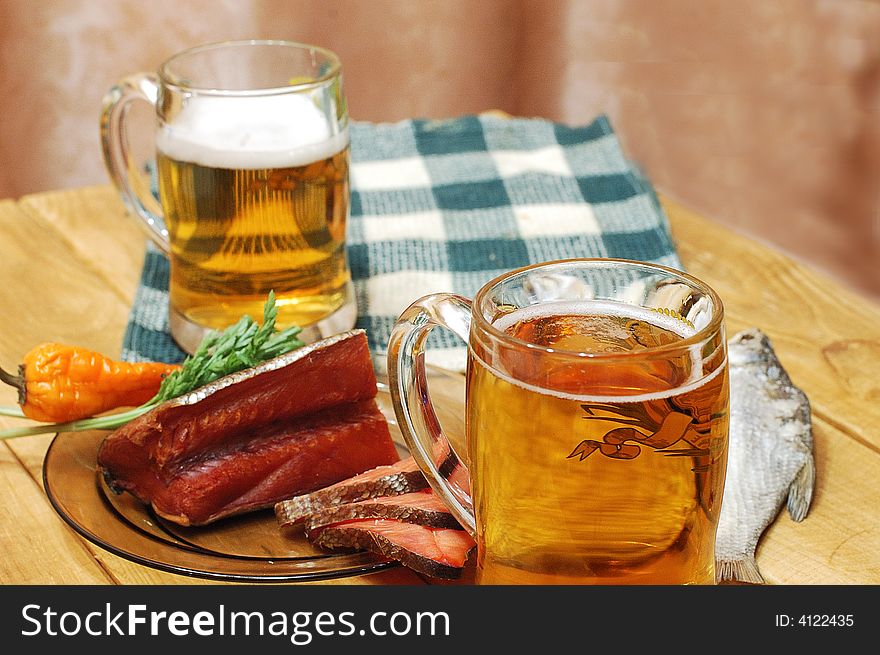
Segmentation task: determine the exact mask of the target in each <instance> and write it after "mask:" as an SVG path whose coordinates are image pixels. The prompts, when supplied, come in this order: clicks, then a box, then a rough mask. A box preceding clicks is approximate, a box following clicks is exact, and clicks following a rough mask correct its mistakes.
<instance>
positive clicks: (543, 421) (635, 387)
mask: <svg viewBox="0 0 880 655" xmlns="http://www.w3.org/2000/svg"><path fill="white" fill-rule="evenodd" d="M493 326H494V327H495V328H496V329H498V330H500V331H502V332H503V333H505V334H506V335H508V336H510V337H513V338H515V339H518V340H520V341H521V342H523V345H525V344H526V343H527V344H532V345H534V346H538V347H539V348H540V349H541V350H540V352H534V351H535V349H530V348H529V347H522V348H515V347H510V348H503V349H502V348H497V349H491V348H486V347H484V342H481V341H479V340H477V341H472V342H471V358H470V362H469V366H468V375H467V385H468V389H467V394H468V399H469V400H468V404H467V435H468V450H469V454H470V475H471V480H472V491H473V504H474V513H475V515H476V525H477V535H476V538H477V541H478V545H479V551H478V552H479V559H478V562H477V571H478V573H477V575H478V580H479V582H481V583H483V584H680V583H696V584H714V582H715V568H714V564H715V562H714V540H715V531H716V527H717V523H718V516H719V512H720V507H721V498H722V492H723V484H724V476H725V468H726V453H727V427H728V425H727V423H728V413H727V398H728V389H727V384H728V378H727V362H726V358H725V355H724V351H723V346H722V347H721V348H720V349H719V350H718V352H716V353H711V352H710V353H708V357H707V356H706V355H707V353H705V352H701V351H700V347H699V346H693V347H692V349H691V350H688V348H684V349H678V350H675V349H674V347H675V344H677V343H679V342H681V341H683V340H684V339H685V338H687V337H689V336H691V335H693V334H694V333H695V332H696V330H695V329H694V328H693V327H692V326H690V325H689V324H688V323H687V321H685V320H684V319H680V318H679V317H677V316H669V315H666V314H661V313H658V312H655V311H652V310H650V309H647V308H642V307H635V306H631V305H624V304H622V303H616V302H608V301H600V302H592V301H558V302H548V303H542V304H539V305H536V306H533V307H526V308H525V309H516V310H514V311H512V312H510V313H507V314H503V315H502V316H501V317H500V318H498V319H496V320H495V321H494V322H493ZM664 347H671V348H672V350H671V351H670V353H671V354H670V355H669V356H668V357H657V356H652V357H640V352H641V351H644V352H649V351H652V352H657V349H658V348H659V349H661V350H662V349H663V348H664ZM694 348H695V349H696V350H694ZM548 349H549V350H548ZM559 351H565V352H566V353H568V354H569V355H571V353H599V354H600V356H601V355H609V354H610V355H614V354H616V355H619V358H616V359H615V360H614V362H613V364H612V363H608V362H605V363H600V362H598V361H594V360H593V359H591V358H590V357H588V356H584V357H582V358H577V357H571V356H567V357H564V358H563V357H559V358H557V357H554V356H553V353H554V352H559ZM600 358H601V357H600Z"/></svg>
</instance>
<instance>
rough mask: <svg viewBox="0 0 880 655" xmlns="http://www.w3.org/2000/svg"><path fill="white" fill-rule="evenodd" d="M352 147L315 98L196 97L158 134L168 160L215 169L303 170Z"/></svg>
mask: <svg viewBox="0 0 880 655" xmlns="http://www.w3.org/2000/svg"><path fill="white" fill-rule="evenodd" d="M347 145H348V128H347V127H346V128H345V129H344V130H343V131H341V132H338V133H336V134H334V133H333V131H332V129H331V125H330V123H329V122H328V119H327V117H326V116H325V115H324V113H323V112H322V111H321V110H320V109H318V107H316V106H315V104H314V102H312V99H311V98H309V97H306V96H302V95H296V94H284V95H275V96H260V97H251V96H242V97H233V98H230V97H222V98H221V97H214V96H200V97H196V98H191V99H190V100H189V101H188V102H187V104H186V106H185V107H184V108H183V109H182V110H181V111H180V112H179V113H178V114H177V115H176V116H175V117H174V120H173V122H172V123H170V124H168V125H164V126H162V127H161V128H160V129H159V131H158V134H157V135H156V148H157V149H158V150H159V151H161V152H162V153H163V154H164V155H166V156H167V157H170V158H171V159H176V160H178V161H186V162H192V163H196V164H201V165H202V166H209V167H212V168H243V169H256V168H276V167H287V166H304V165H306V164H310V163H312V162H314V161H319V160H321V159H327V158H328V157H331V156H333V155H335V154H336V153H337V152H339V151H341V150H342V149H344V148H345V147H346V146H347Z"/></svg>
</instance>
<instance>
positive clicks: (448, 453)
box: [388, 293, 476, 536]
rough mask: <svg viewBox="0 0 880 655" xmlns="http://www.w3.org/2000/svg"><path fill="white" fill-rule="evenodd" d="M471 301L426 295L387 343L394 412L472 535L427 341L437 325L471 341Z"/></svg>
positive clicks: (464, 482) (464, 486)
mask: <svg viewBox="0 0 880 655" xmlns="http://www.w3.org/2000/svg"><path fill="white" fill-rule="evenodd" d="M470 322H471V302H470V301H469V300H468V299H467V298H463V297H461V296H457V295H454V294H448V293H441V294H435V295H431V296H425V297H424V298H421V299H419V300H417V301H416V302H414V303H413V304H412V305H410V306H409V307H408V308H407V309H406V310H405V311H404V312H403V313H402V314H401V315H400V318H399V319H398V320H397V323H396V324H395V326H394V329H393V330H392V332H391V338H390V340H389V342H388V379H389V387H390V388H391V398H392V400H393V402H394V412H395V414H396V415H397V422H398V426H399V428H400V431H401V433H402V434H403V438H404V439H405V440H406V444H407V446H408V447H409V450H410V452H411V454H412V456H413V458H414V459H415V460H416V462H417V463H418V465H419V468H421V470H422V473H424V474H425V477H426V478H427V479H428V482H429V483H430V485H431V487H432V488H433V489H434V492H435V493H436V494H437V495H438V496H439V497H440V498H441V499H442V500H443V501H444V503H445V504H446V506H447V507H448V508H449V511H450V512H451V513H452V515H453V516H455V518H456V519H457V520H458V522H459V523H461V525H462V526H463V527H464V528H465V529H466V530H467V531H468V532H469V533H470V534H471V535H472V536H473V535H474V534H475V532H476V521H475V519H474V511H473V502H472V501H471V495H470V480H469V478H468V471H467V467H466V466H465V464H464V462H462V460H461V459H460V458H459V457H458V454H457V453H456V452H455V450H454V449H453V447H452V445H451V444H450V443H449V440H448V439H447V438H446V437H445V436H444V435H443V432H442V430H441V428H440V422H439V421H438V420H437V415H436V414H435V412H434V407H433V406H432V405H431V397H430V395H429V393H428V384H427V382H428V380H427V373H426V370H425V340H426V339H427V337H428V333H429V332H430V331H431V330H432V329H434V328H435V327H437V326H441V327H445V328H446V329H448V330H451V331H452V332H454V333H455V334H456V335H458V336H459V337H460V338H461V339H462V340H464V342H465V343H467V341H468V334H469V332H470Z"/></svg>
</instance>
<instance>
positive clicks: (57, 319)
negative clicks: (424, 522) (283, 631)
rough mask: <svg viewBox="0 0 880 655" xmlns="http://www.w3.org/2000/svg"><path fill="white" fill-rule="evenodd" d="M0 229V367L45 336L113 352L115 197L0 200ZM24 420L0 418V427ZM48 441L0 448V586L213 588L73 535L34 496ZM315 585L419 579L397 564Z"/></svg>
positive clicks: (118, 302) (118, 297)
mask: <svg viewBox="0 0 880 655" xmlns="http://www.w3.org/2000/svg"><path fill="white" fill-rule="evenodd" d="M0 233H2V234H3V235H4V236H3V257H2V258H0V279H2V280H4V281H7V283H6V284H4V285H0V307H3V308H4V310H5V317H6V321H7V322H6V324H5V325H6V327H4V328H3V329H2V330H0V364H2V365H4V366H6V367H8V368H12V369H14V368H15V366H17V363H18V362H19V361H20V360H21V357H22V356H23V355H24V354H25V353H26V352H27V351H28V350H30V349H31V348H32V347H33V346H35V345H36V344H37V343H40V342H43V341H50V340H55V341H60V342H63V343H70V344H76V345H81V346H84V347H88V348H92V349H94V350H98V351H99V352H102V353H104V354H107V355H109V356H118V354H119V351H120V348H121V345H122V336H123V333H124V330H125V326H126V323H127V320H128V312H129V310H130V308H131V299H132V298H133V296H134V291H135V289H136V287H137V281H138V279H139V277H140V270H141V264H142V261H143V253H144V247H145V243H146V241H145V237H144V236H143V233H142V232H141V231H140V228H139V227H138V226H137V224H135V223H134V221H133V219H131V218H130V217H129V216H127V215H126V214H125V210H124V207H123V205H122V202H121V201H120V200H119V198H118V196H117V195H116V194H115V192H114V191H113V190H112V189H111V188H109V187H92V188H86V189H81V190H72V191H60V192H57V193H54V192H53V193H48V194H38V195H35V196H29V197H26V198H23V199H22V200H20V201H19V202H18V203H15V202H13V201H9V200H6V201H0ZM13 326H14V327H13ZM15 402H16V398H15V393H14V391H13V390H12V388H11V387H7V386H5V385H3V386H2V387H0V404H3V405H13V404H14V403H15ZM24 424H26V423H24V422H22V421H19V420H16V419H10V418H5V417H0V427H13V426H17V425H24ZM50 441H51V437H50V436H46V435H43V436H38V437H26V438H21V439H14V440H9V441H6V442H3V443H2V444H0V493H2V498H3V499H4V500H3V501H2V502H0V548H2V552H3V557H0V583H3V584H13V583H16V584H61V583H64V584H163V585H168V584H218V583H213V582H211V581H208V580H203V579H197V578H190V577H186V576H180V575H174V574H171V573H165V572H162V571H158V570H154V569H151V568H147V567H144V566H141V565H139V564H135V563H133V562H130V561H128V560H126V559H124V558H121V557H118V556H116V555H114V554H112V553H110V552H107V551H105V550H103V549H101V548H99V547H98V546H95V545H94V544H92V543H90V542H87V541H86V540H84V539H82V538H80V537H79V536H78V535H76V534H75V533H74V532H73V530H72V529H70V528H69V527H68V526H67V525H66V524H65V523H64V522H63V521H62V520H61V518H60V517H59V516H58V515H57V514H56V513H55V511H54V510H53V509H52V507H51V504H50V503H49V501H48V499H47V497H46V495H45V493H44V492H43V488H42V465H43V458H44V456H45V453H46V449H47V448H48V446H49V443H50ZM46 562H51V563H52V566H47V565H46ZM308 584H313V583H308ZM321 584H424V582H423V581H422V580H421V579H420V578H419V577H418V576H416V575H415V574H413V573H412V572H410V571H408V570H405V569H402V568H401V569H392V570H389V571H383V572H379V573H375V574H371V575H365V576H358V577H353V578H344V579H340V580H336V581H326V582H322V583H321Z"/></svg>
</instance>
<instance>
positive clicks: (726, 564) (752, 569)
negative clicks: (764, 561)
mask: <svg viewBox="0 0 880 655" xmlns="http://www.w3.org/2000/svg"><path fill="white" fill-rule="evenodd" d="M715 572H716V573H715V576H716V578H718V582H724V581H732V582H748V583H751V584H764V577H763V576H762V575H761V572H760V571H758V564H757V562H755V556H754V555H746V556H745V557H744V558H743V559H740V560H736V561H732V560H718V561H717V562H715Z"/></svg>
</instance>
